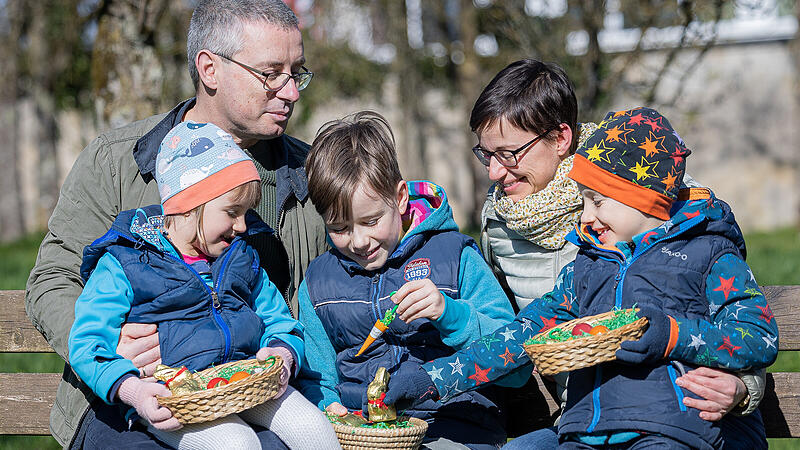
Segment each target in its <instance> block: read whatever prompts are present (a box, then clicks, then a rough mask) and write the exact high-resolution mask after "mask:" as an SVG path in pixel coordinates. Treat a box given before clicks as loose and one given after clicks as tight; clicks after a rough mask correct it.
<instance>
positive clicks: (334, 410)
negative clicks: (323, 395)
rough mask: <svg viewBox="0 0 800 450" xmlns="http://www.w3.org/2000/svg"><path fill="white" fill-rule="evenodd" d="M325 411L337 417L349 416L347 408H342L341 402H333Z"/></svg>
mask: <svg viewBox="0 0 800 450" xmlns="http://www.w3.org/2000/svg"><path fill="white" fill-rule="evenodd" d="M325 411H327V412H329V413H331V414H334V415H337V416H344V415H346V414H347V408H345V407H344V406H342V404H341V403H339V402H333V403H331V404H330V405H328V406H326V407H325Z"/></svg>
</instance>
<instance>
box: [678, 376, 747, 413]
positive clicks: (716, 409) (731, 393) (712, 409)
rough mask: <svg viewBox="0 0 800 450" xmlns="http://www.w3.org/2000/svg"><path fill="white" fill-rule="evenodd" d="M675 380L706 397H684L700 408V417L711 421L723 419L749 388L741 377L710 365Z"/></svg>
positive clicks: (685, 401) (692, 405)
mask: <svg viewBox="0 0 800 450" xmlns="http://www.w3.org/2000/svg"><path fill="white" fill-rule="evenodd" d="M675 382H676V383H677V384H678V386H680V387H682V388H684V389H688V390H690V391H692V392H694V393H695V394H697V395H699V396H700V397H703V398H704V399H705V400H701V399H696V398H692V397H684V398H683V404H684V405H686V406H688V407H690V408H696V409H699V410H700V418H701V419H704V420H708V421H710V422H714V421H717V420H720V419H722V416H724V415H725V414H727V413H728V412H730V410H732V409H733V408H734V407H735V406H736V405H738V404H739V403H740V402H741V401H742V400H744V398H745V396H746V395H747V388H746V387H745V385H744V383H743V382H742V380H741V379H739V377H737V376H736V375H734V374H731V373H728V372H723V371H721V370H717V369H712V368H709V367H699V368H697V369H694V370H690V371H689V372H686V374H685V375H683V376H681V377H680V378H678V379H677V380H676V381H675Z"/></svg>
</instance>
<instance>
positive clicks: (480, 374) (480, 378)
mask: <svg viewBox="0 0 800 450" xmlns="http://www.w3.org/2000/svg"><path fill="white" fill-rule="evenodd" d="M491 370H492V368H491V367H489V368H488V369H481V368H480V367H478V363H475V373H474V374H472V375H470V376H468V377H467V378H470V379H472V380H475V386H477V385H479V384H481V383H488V382H489V377H487V376H486V374H487V373H489V372H490V371H491Z"/></svg>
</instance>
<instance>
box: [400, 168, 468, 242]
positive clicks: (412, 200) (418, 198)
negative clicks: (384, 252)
mask: <svg viewBox="0 0 800 450" xmlns="http://www.w3.org/2000/svg"><path fill="white" fill-rule="evenodd" d="M406 185H407V186H408V208H407V209H406V213H405V214H403V230H405V234H404V235H403V237H402V238H401V239H400V242H403V241H405V240H407V239H409V238H411V237H412V236H414V235H416V234H420V233H424V232H426V231H458V225H456V221H455V220H454V219H453V210H452V209H451V208H450V204H449V203H448V202H447V194H446V193H445V192H444V189H443V188H442V187H441V186H439V185H437V184H436V183H432V182H430V181H409V182H407V183H406Z"/></svg>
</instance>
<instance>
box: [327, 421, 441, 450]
mask: <svg viewBox="0 0 800 450" xmlns="http://www.w3.org/2000/svg"><path fill="white" fill-rule="evenodd" d="M408 421H409V422H410V423H411V424H412V425H413V426H411V427H408V428H365V427H355V426H352V425H344V424H341V423H333V429H334V430H336V437H338V438H339V443H340V444H341V445H342V449H344V450H362V449H374V448H392V449H401V450H415V449H416V448H417V447H419V446H420V444H422V438H423V437H425V432H426V431H428V423H427V422H425V421H424V420H421V419H417V418H416V417H410V418H409V419H408Z"/></svg>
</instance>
